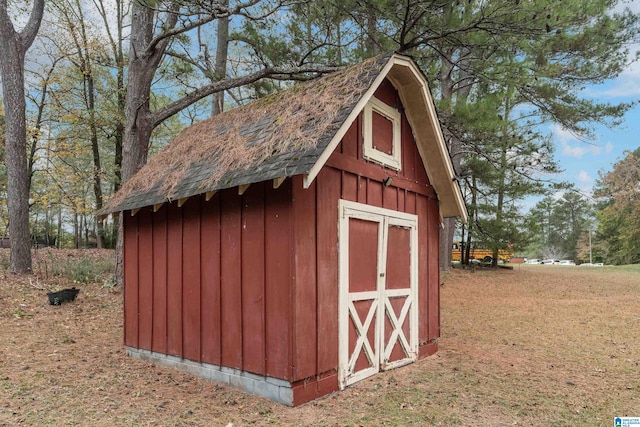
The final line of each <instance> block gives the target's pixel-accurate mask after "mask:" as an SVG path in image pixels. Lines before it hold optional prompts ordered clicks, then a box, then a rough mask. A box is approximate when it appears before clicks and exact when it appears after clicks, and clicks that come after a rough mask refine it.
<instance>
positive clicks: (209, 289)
mask: <svg viewBox="0 0 640 427" xmlns="http://www.w3.org/2000/svg"><path fill="white" fill-rule="evenodd" d="M201 208H202V210H201V214H200V218H201V221H202V226H201V229H200V230H201V236H202V238H201V241H200V249H201V251H202V253H201V254H200V257H201V260H202V281H201V283H202V290H201V292H202V293H201V297H202V302H201V307H202V328H201V333H202V355H201V358H202V361H203V362H205V363H212V364H214V365H220V357H221V350H220V348H221V344H220V337H221V333H222V331H221V329H220V252H221V250H220V193H217V194H215V195H214V196H213V198H212V199H211V200H210V201H208V202H203V203H202V204H201Z"/></svg>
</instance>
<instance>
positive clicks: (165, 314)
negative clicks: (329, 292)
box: [124, 180, 293, 379]
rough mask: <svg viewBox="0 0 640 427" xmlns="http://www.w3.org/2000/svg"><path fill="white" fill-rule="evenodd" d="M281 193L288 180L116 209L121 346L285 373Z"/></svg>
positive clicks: (285, 205) (287, 303)
mask: <svg viewBox="0 0 640 427" xmlns="http://www.w3.org/2000/svg"><path fill="white" fill-rule="evenodd" d="M269 184H270V183H269ZM290 199H291V180H289V181H288V182H287V181H285V182H284V183H283V184H282V185H281V186H280V188H278V189H273V188H272V186H270V185H266V184H264V183H258V184H254V185H251V186H250V187H249V188H248V189H247V191H246V192H245V193H244V195H242V196H239V195H238V190H237V189H229V190H223V191H220V192H218V193H216V194H215V195H214V197H213V198H212V199H211V200H209V201H205V199H204V196H201V197H192V198H190V199H189V200H188V201H187V202H186V203H185V204H184V205H183V206H182V207H177V205H176V204H175V203H165V204H164V205H162V207H161V208H160V209H159V210H158V211H157V212H153V211H152V209H151V207H148V208H144V209H141V210H140V211H139V212H138V213H136V215H135V216H131V215H130V214H129V212H125V217H124V221H125V227H124V229H125V236H124V256H125V290H124V292H125V309H124V310H125V345H127V346H131V347H134V348H139V349H144V350H150V351H153V352H157V353H161V354H169V355H173V356H178V357H182V358H185V359H190V360H193V361H197V362H204V363H210V364H215V365H220V366H228V367H231V368H235V369H239V370H243V371H248V372H252V373H256V374H260V375H267V376H271V377H274V378H282V379H292V364H291V335H290V331H289V328H290V326H289V325H290V321H291V315H292V309H293V306H292V301H291V298H292V294H291V289H292V286H291V283H292V282H291V281H292V274H291V273H292V271H291V269H292V265H291V260H292V259H293V257H292V252H291V251H292V248H293V242H292V240H291V239H292V233H291V231H292V230H291V212H290V211H291V204H290ZM265 200H268V203H265Z"/></svg>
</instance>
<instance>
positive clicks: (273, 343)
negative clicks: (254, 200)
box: [264, 179, 293, 379]
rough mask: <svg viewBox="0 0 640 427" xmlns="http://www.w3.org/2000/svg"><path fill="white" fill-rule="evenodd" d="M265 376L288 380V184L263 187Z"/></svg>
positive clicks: (289, 218)
mask: <svg viewBox="0 0 640 427" xmlns="http://www.w3.org/2000/svg"><path fill="white" fill-rule="evenodd" d="M265 200H266V201H268V203H266V204H265V224H264V226H265V227H264V229H265V230H264V231H265V257H264V259H265V310H266V311H265V340H266V342H265V346H266V348H265V353H266V354H267V360H266V374H267V375H269V376H272V377H275V378H285V379H289V378H291V374H292V369H291V332H290V328H291V322H292V317H291V303H292V301H291V284H292V280H291V275H292V265H291V253H292V252H291V251H293V248H292V245H291V243H292V242H291V212H290V210H291V180H290V179H287V180H285V181H284V182H283V183H282V185H281V186H280V188H278V189H273V186H272V185H270V183H267V184H266V185H265Z"/></svg>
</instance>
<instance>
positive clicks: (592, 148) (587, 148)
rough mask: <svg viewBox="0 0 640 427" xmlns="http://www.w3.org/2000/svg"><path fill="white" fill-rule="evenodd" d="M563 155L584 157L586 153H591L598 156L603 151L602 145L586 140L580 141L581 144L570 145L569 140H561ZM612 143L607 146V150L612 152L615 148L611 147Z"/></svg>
mask: <svg viewBox="0 0 640 427" xmlns="http://www.w3.org/2000/svg"><path fill="white" fill-rule="evenodd" d="M560 144H561V146H562V155H563V156H566V157H575V158H578V159H580V158H582V157H583V156H584V155H585V154H591V155H594V156H598V155H600V154H601V153H602V147H601V146H599V145H595V144H589V143H586V142H582V143H580V145H570V144H569V143H567V142H561V143H560ZM610 144H611V143H609V144H608V145H607V146H605V151H606V152H607V153H610V152H611V150H613V146H611V147H609V145H610Z"/></svg>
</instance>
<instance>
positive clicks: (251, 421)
mask: <svg viewBox="0 0 640 427" xmlns="http://www.w3.org/2000/svg"><path fill="white" fill-rule="evenodd" d="M91 254H92V255H91V256H94V257H105V256H111V255H110V254H109V253H108V252H95V251H94V252H92V253H91ZM60 256H66V257H74V256H85V255H78V252H71V253H61V254H60ZM442 281H443V282H444V285H443V287H442V288H441V291H442V297H441V304H442V338H441V339H440V341H439V345H440V350H439V352H438V353H437V354H436V355H434V356H432V357H430V358H427V359H425V360H422V361H419V362H417V363H415V364H413V365H409V366H406V367H403V368H400V369H396V370H393V371H389V372H384V373H381V374H379V375H377V376H375V377H373V378H370V379H368V380H364V381H362V382H360V383H358V384H356V385H354V386H352V387H350V388H348V389H347V390H345V391H343V392H339V393H335V394H333V395H331V396H329V397H326V398H323V399H320V400H317V401H315V402H311V403H308V404H305V405H302V406H301V407H298V408H288V407H284V406H282V405H279V404H276V403H272V402H270V401H268V400H265V399H262V398H259V397H255V396H250V395H247V394H244V393H242V392H239V391H236V390H234V389H231V388H227V387H223V386H220V385H217V384H214V383H211V382H207V381H205V380H201V379H199V378H195V377H192V376H190V375H187V374H183V373H180V372H176V371H173V370H171V369H168V368H162V367H156V366H153V365H151V364H148V363H146V362H143V361H140V360H135V359H132V358H129V357H127V356H126V355H125V353H124V349H123V344H122V292H121V289H120V288H118V287H110V286H105V285H104V284H103V283H95V284H87V285H84V284H82V285H81V284H75V286H77V287H79V288H80V289H81V291H80V295H79V296H78V299H77V300H76V301H75V302H73V303H69V304H65V305H62V306H50V305H49V304H48V300H47V297H46V292H47V290H49V289H52V288H61V287H70V286H74V283H72V282H71V281H69V280H65V279H60V278H54V277H50V276H49V277H43V275H42V271H40V273H39V277H37V279H36V278H35V277H16V276H13V275H10V274H8V273H1V272H0V339H1V341H2V344H1V345H0V425H83V426H86V425H91V426H114V425H123V426H133V425H162V426H187V425H207V426H209V425H210V426H216V425H219V426H229V425H230V424H232V425H233V426H243V425H327V426H334V425H335V426H348V425H351V426H369V425H435V426H452V425H461V426H471V425H478V426H480V425H482V426H506V425H509V426H513V425H516V426H517V425H521V426H525V425H526V426H577V425H580V426H596V425H612V422H613V418H614V417H615V416H640V339H639V338H640V268H621V267H605V268H587V267H570V266H566V267H565V266H516V268H515V269H514V270H512V271H502V270H501V271H490V272H487V271H477V272H475V273H472V272H468V271H459V270H458V271H453V272H451V273H449V274H447V275H444V276H443V277H442Z"/></svg>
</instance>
